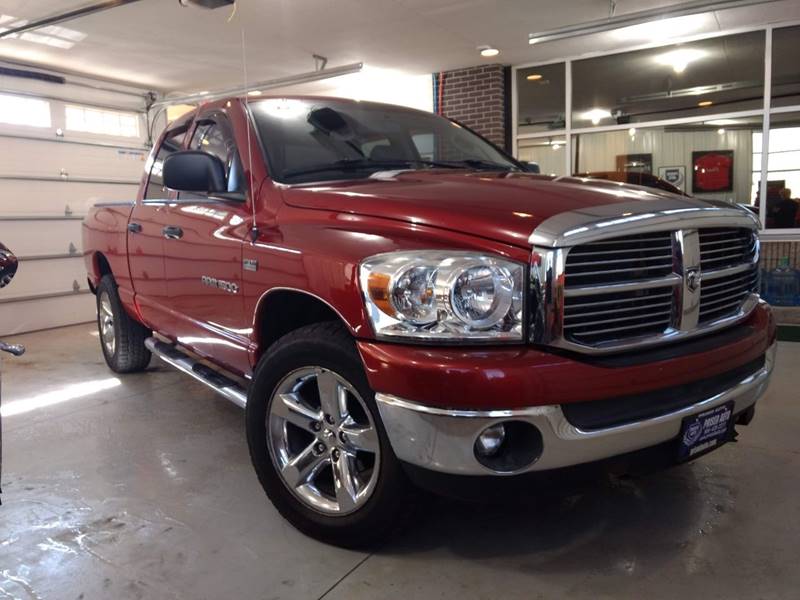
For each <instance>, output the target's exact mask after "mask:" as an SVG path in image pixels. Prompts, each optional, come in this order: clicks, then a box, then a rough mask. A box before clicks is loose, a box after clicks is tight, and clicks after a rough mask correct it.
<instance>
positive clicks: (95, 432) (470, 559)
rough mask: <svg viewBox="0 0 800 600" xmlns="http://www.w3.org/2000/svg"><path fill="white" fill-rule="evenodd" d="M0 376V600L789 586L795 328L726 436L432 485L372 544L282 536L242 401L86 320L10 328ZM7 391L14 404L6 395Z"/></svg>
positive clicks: (799, 489)
mask: <svg viewBox="0 0 800 600" xmlns="http://www.w3.org/2000/svg"><path fill="white" fill-rule="evenodd" d="M14 341H19V342H22V343H24V344H26V346H27V347H28V353H27V354H26V355H25V356H24V357H22V358H19V359H7V360H5V362H4V368H5V369H6V371H5V373H4V377H3V385H4V387H3V408H4V410H5V411H6V415H7V416H6V417H5V418H4V423H3V425H4V446H5V448H4V450H5V452H4V461H3V462H4V464H3V467H4V473H3V476H4V479H3V491H4V492H5V493H4V495H3V506H2V508H0V598H21V599H25V600H28V599H34V600H38V599H45V598H56V599H62V598H64V599H74V598H86V599H94V598H118V599H127V598H153V599H170V598H191V599H205V598H208V599H219V598H247V599H250V598H259V599H267V598H303V599H305V598H311V599H316V598H322V597H325V598H327V599H329V600H333V599H358V598H382V599H384V598H398V599H401V598H402V599H407V598H434V597H435V598H460V599H468V598H500V597H504V598H518V597H519V598H555V597H567V596H568V597H570V598H649V599H652V598H676V597H683V598H704V599H710V598H797V597H798V594H799V593H800V592H798V589H800V569H798V565H800V502H798V497H799V496H798V494H800V436H798V433H797V432H798V430H800V403H799V402H798V400H800V392H798V390H800V373H798V370H797V365H798V364H800V344H791V343H783V344H782V345H781V348H780V351H779V357H778V365H777V371H776V376H775V378H774V380H773V383H772V386H771V388H770V391H769V392H768V394H767V396H766V397H764V398H763V399H762V400H761V402H760V405H759V411H758V413H757V417H756V420H755V421H754V422H753V424H752V425H751V426H750V427H748V428H743V429H742V430H741V431H742V435H741V436H740V438H739V443H737V444H728V445H727V446H725V447H724V448H722V449H720V450H719V451H717V452H715V453H713V454H711V455H709V456H707V457H705V458H703V459H701V460H699V461H697V462H695V463H692V464H690V465H687V466H683V467H679V468H676V469H672V470H670V471H667V472H664V473H660V474H657V475H654V476H650V477H647V478H644V479H637V480H633V481H631V480H621V481H620V480H617V481H608V482H607V483H600V484H598V485H597V486H596V487H592V488H590V489H589V490H588V491H585V492H582V493H577V494H576V493H573V492H569V493H567V492H565V493H564V494H559V493H555V494H553V495H552V497H550V496H548V499H543V500H540V501H538V502H530V501H526V502H521V501H520V502H517V503H511V504H510V505H509V504H508V503H506V504H503V505H488V506H476V505H471V504H462V503H456V502H453V501H447V500H436V501H434V502H433V503H432V504H431V505H430V507H429V508H428V509H427V510H426V511H424V512H423V513H422V514H420V515H419V520H418V522H417V523H416V524H415V525H414V526H413V528H411V529H408V530H406V531H405V532H403V533H402V534H401V535H399V536H398V537H397V538H395V539H394V540H392V541H391V542H389V543H387V544H386V545H385V546H384V547H382V548H381V549H379V550H377V551H375V552H374V553H360V552H350V551H344V550H340V549H337V548H332V547H329V546H326V545H324V544H320V543H317V542H315V541H313V540H311V539H308V538H306V537H304V536H303V535H301V534H299V533H297V532H296V531H295V530H294V529H293V528H292V527H291V526H289V525H288V524H287V523H286V522H284V521H283V519H281V518H280V517H279V515H278V514H277V513H276V511H275V510H274V509H273V508H272V506H271V505H270V504H269V502H268V500H267V499H266V497H265V496H264V495H263V493H262V491H261V488H260V487H259V485H258V482H257V481H256V477H255V474H254V473H253V470H252V469H251V466H250V459H249V457H248V453H247V446H246V442H245V437H244V432H243V422H242V421H243V419H242V413H241V411H240V410H239V409H238V408H236V407H235V406H233V405H232V404H229V403H227V402H226V401H224V400H222V399H220V398H218V397H216V396H215V395H214V394H213V393H212V392H210V391H208V390H206V389H205V388H203V387H202V386H201V385H200V384H197V383H195V382H194V381H193V380H192V379H190V378H189V377H187V376H185V375H182V374H179V373H176V372H174V371H171V370H170V369H168V368H167V367H165V366H164V365H162V364H160V363H159V362H158V361H156V360H154V361H153V364H152V367H151V369H150V371H149V372H147V373H145V374H139V375H133V376H125V377H120V378H116V377H115V376H114V374H113V373H111V372H110V371H109V370H107V368H106V366H105V364H104V363H103V361H102V358H101V355H100V349H99V346H98V340H97V336H96V334H95V333H94V327H93V326H89V325H81V326H76V327H70V328H65V329H58V330H54V331H48V332H41V333H35V334H29V335H25V336H19V337H17V338H15V340H14ZM15 403H17V404H15Z"/></svg>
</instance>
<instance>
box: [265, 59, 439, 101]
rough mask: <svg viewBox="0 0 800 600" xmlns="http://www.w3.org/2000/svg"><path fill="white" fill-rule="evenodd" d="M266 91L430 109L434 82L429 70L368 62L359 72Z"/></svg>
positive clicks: (269, 92)
mask: <svg viewBox="0 0 800 600" xmlns="http://www.w3.org/2000/svg"><path fill="white" fill-rule="evenodd" d="M266 93H267V94H270V95H272V94H310V95H315V96H334V97H336V98H352V99H355V100H370V101H372V102H386V103H388V104H399V105H401V106H409V107H411V108H417V109H420V110H426V111H429V112H430V111H432V110H433V83H432V80H431V75H430V73H425V74H414V73H406V72H404V71H397V70H394V69H382V68H379V67H371V66H369V65H365V66H364V68H363V69H362V70H361V72H359V73H352V74H350V75H342V76H341V77H334V78H331V79H326V80H323V81H318V82H314V83H307V84H302V85H294V86H289V87H285V88H280V89H276V90H268V91H267V92H266Z"/></svg>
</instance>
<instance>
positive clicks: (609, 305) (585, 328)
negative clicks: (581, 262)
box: [564, 286, 673, 345]
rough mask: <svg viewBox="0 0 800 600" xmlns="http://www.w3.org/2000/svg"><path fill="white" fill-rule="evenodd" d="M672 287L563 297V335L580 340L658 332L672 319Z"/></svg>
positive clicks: (572, 339)
mask: <svg viewBox="0 0 800 600" xmlns="http://www.w3.org/2000/svg"><path fill="white" fill-rule="evenodd" d="M672 296H673V288H672V286H668V287H659V288H652V289H645V290H630V291H625V292H616V293H611V294H592V295H589V296H572V297H567V298H565V301H564V335H565V337H566V338H567V339H569V340H570V341H573V342H575V343H579V344H588V345H595V344H598V343H602V342H607V341H611V340H616V339H624V338H629V337H638V336H645V335H658V334H660V333H664V332H665V331H666V330H667V329H668V328H669V327H670V325H671V323H672V306H673V301H672Z"/></svg>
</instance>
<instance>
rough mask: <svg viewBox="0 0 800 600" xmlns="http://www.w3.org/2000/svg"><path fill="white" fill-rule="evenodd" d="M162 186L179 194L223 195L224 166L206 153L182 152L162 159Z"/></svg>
mask: <svg viewBox="0 0 800 600" xmlns="http://www.w3.org/2000/svg"><path fill="white" fill-rule="evenodd" d="M163 175H164V185H165V186H166V187H168V188H170V189H172V190H178V191H179V192H200V193H204V194H224V193H227V190H226V188H225V166H224V165H223V164H222V161H221V160H220V159H219V158H218V157H216V156H214V155H213V154H209V153H208V152H201V151H200V150H184V151H183V152H174V153H172V154H170V155H169V156H168V157H167V158H165V159H164V166H163Z"/></svg>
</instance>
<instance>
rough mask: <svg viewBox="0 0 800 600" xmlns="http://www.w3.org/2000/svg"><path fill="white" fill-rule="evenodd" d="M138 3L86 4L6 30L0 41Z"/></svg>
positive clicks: (112, 0)
mask: <svg viewBox="0 0 800 600" xmlns="http://www.w3.org/2000/svg"><path fill="white" fill-rule="evenodd" d="M139 1H140V0H105V1H104V2H94V3H92V4H87V5H86V6H82V7H80V8H74V9H72V10H68V11H66V12H62V13H56V14H53V15H49V16H47V17H42V18H40V19H35V20H33V21H29V22H28V23H26V24H25V25H20V26H19V27H14V28H12V29H8V30H6V31H3V32H2V33H0V39H1V38H4V37H9V36H12V35H18V34H20V33H25V32H26V31H32V30H34V29H39V28H40V27H46V26H48V25H55V24H57V23H64V22H66V21H72V20H73V19H77V18H79V17H85V16H87V15H91V14H94V13H98V12H101V11H104V10H109V9H111V8H117V7H118V6H124V5H126V4H133V3H134V2H139Z"/></svg>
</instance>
